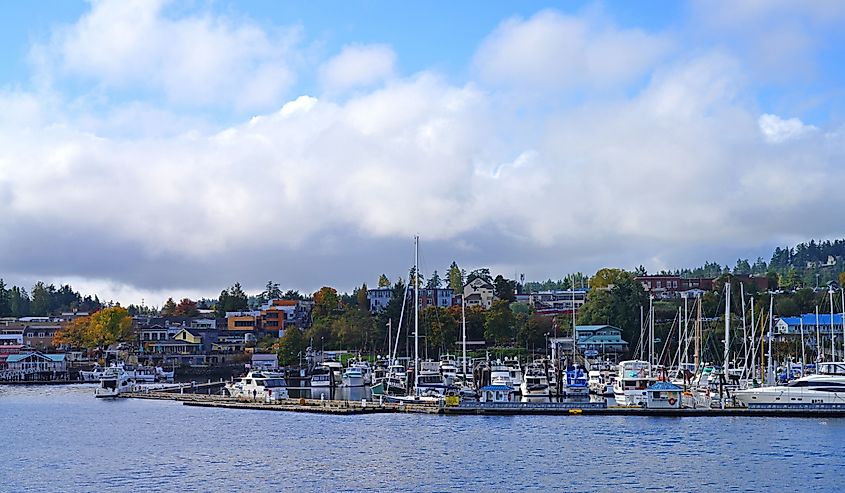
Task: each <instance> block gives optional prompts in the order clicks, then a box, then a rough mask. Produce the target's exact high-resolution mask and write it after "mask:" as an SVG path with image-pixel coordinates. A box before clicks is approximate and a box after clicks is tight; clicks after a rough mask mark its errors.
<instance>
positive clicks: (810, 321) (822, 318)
mask: <svg viewBox="0 0 845 493" xmlns="http://www.w3.org/2000/svg"><path fill="white" fill-rule="evenodd" d="M781 320H783V321H784V323H786V324H787V325H790V326H795V325H801V320H804V326H805V327H807V326H813V327H815V326H816V314H815V313H805V314H803V315H801V316H799V317H781ZM819 325H830V313H827V314H825V313H819ZM833 325H842V314H841V313H834V314H833Z"/></svg>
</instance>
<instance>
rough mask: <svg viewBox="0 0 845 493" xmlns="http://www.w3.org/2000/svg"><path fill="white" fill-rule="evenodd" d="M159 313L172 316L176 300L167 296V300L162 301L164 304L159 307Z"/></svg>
mask: <svg viewBox="0 0 845 493" xmlns="http://www.w3.org/2000/svg"><path fill="white" fill-rule="evenodd" d="M161 314H162V315H164V316H165V317H172V316H174V315H176V302H175V301H173V298H167V301H165V302H164V306H162V307H161Z"/></svg>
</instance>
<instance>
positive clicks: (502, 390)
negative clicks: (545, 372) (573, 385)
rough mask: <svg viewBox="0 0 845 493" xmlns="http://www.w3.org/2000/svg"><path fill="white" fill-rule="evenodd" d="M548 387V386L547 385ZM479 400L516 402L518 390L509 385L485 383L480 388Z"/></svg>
mask: <svg viewBox="0 0 845 493" xmlns="http://www.w3.org/2000/svg"><path fill="white" fill-rule="evenodd" d="M547 388H548V387H547ZM479 392H480V394H481V397H479V399H478V401H479V402H514V401H516V397H515V394H516V391H515V390H514V388H513V387H511V386H509V385H492V384H491V385H485V386H484V387H481V388H480V389H479ZM523 395H524V394H523Z"/></svg>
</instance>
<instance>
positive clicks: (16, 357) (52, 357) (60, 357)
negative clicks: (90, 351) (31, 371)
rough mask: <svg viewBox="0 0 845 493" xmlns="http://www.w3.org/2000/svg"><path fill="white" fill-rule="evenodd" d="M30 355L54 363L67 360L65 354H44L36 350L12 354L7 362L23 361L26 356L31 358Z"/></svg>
mask: <svg viewBox="0 0 845 493" xmlns="http://www.w3.org/2000/svg"><path fill="white" fill-rule="evenodd" d="M30 356H37V357H40V358H43V359H46V360H49V361H52V362H54V363H60V362H62V361H64V360H65V355H64V354H43V353H39V352H38V351H36V352H33V353H19V354H10V355H9V356H8V357H7V358H6V362H7V363H17V362H18V361H23V360H25V359H26V358H29V357H30Z"/></svg>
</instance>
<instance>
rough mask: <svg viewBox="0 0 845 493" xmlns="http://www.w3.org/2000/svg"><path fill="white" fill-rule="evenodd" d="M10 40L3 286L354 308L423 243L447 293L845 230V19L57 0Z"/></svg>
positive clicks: (674, 5)
mask: <svg viewBox="0 0 845 493" xmlns="http://www.w3.org/2000/svg"><path fill="white" fill-rule="evenodd" d="M0 22H2V24H3V25H2V29H0V50H2V53H0V106H2V107H4V108H5V111H4V112H3V114H2V115H0V227H2V228H3V230H4V231H14V234H13V235H7V237H6V238H2V239H0V266H2V270H0V276H2V277H4V278H5V279H6V281H7V283H9V282H11V283H18V284H23V285H31V283H32V282H34V281H35V280H37V279H45V280H49V281H54V282H73V283H74V285H78V286H80V287H81V288H82V289H88V290H90V291H97V292H100V293H101V294H102V296H103V297H113V298H115V299H120V300H123V301H126V302H133V301H134V302H137V301H138V300H139V299H140V298H141V297H144V298H145V299H147V300H151V299H153V300H155V299H157V298H160V297H164V298H166V297H168V296H174V297H180V296H192V297H197V296H213V295H214V294H215V293H219V291H220V289H222V288H224V287H226V286H228V285H231V284H232V283H234V282H236V281H240V282H241V283H242V284H243V285H245V286H246V287H247V288H254V289H259V288H260V287H261V286H262V285H263V284H264V283H265V282H266V280H267V279H274V280H276V281H279V282H281V283H282V284H283V285H284V286H285V287H289V288H296V289H301V290H303V291H308V290H312V289H316V288H319V287H320V286H321V285H323V284H331V285H335V286H337V287H338V288H340V289H342V290H347V289H351V288H352V287H353V286H355V285H360V283H362V282H369V283H372V282H374V281H375V280H376V279H377V278H378V275H379V274H381V273H382V272H384V273H387V274H388V275H390V276H391V277H396V276H398V275H400V273H402V272H404V271H406V270H407V266H408V265H407V264H408V262H409V252H410V238H411V237H412V236H413V235H414V234H420V235H422V237H423V245H424V251H425V258H426V259H427V262H428V263H429V265H428V270H429V271H430V270H434V269H439V270H444V269H445V268H446V267H447V266H448V265H449V263H451V261H452V260H457V261H458V263H459V264H461V265H462V266H465V267H466V268H473V267H478V266H490V267H491V268H492V269H493V270H494V271H499V272H503V273H507V274H508V275H513V273H524V274H525V275H526V277H527V278H528V279H541V278H542V279H545V278H549V277H551V278H561V277H563V276H565V275H566V274H567V273H569V272H573V271H585V272H591V271H594V270H595V269H597V268H600V267H603V266H620V267H627V268H631V267H634V266H637V265H639V264H643V265H645V266H646V267H647V268H649V269H652V270H656V269H662V268H675V267H684V266H690V265H697V264H701V263H703V262H704V261H705V260H716V261H719V262H723V263H725V262H729V263H733V262H734V261H735V260H736V258H737V257H738V256H742V257H751V258H756V256H758V255H763V256H767V255H768V254H769V252H770V251H771V249H772V247H773V246H774V245H785V244H791V243H795V242H799V241H804V240H807V239H809V238H831V237H842V236H843V235H845V230H843V227H842V225H841V223H840V222H839V221H837V218H836V215H835V214H831V213H829V212H828V211H830V210H838V208H839V207H841V206H842V205H845V204H844V203H842V202H843V201H845V199H840V198H839V196H840V195H841V194H840V193H839V189H838V186H837V184H838V183H841V179H842V178H845V176H843V174H845V170H843V169H842V167H841V162H842V158H843V157H845V127H843V109H845V108H843V100H845V94H844V93H843V87H845V84H843V83H845V80H844V79H845V68H843V67H845V60H844V59H843V58H845V39H843V38H845V34H843V33H845V29H843V27H845V7H843V6H842V4H841V3H840V2H835V1H825V0H817V1H812V2H801V3H799V2H791V1H786V0H772V1H768V2H758V1H752V0H748V1H727V0H726V1H703V0H694V1H690V2H673V1H652V2H640V3H635V2H609V1H608V2H590V1H585V2H458V3H454V2H427V3H422V2H421V3H397V2H373V1H361V2H272V1H249V2H226V1H214V2H204V1H194V2H181V3H176V2H168V1H165V0H158V1H152V0H150V1H138V2H132V1H122V2H117V1H98V2H92V3H88V2H73V1H45V2H37V3H13V4H10V5H8V6H6V8H5V11H4V16H3V19H2V21H0ZM807 190H812V191H814V192H813V193H807ZM44 237H50V238H55V240H54V241H51V242H50V243H49V245H45V244H44V242H43V238H44ZM57 250H58V251H61V252H63V253H62V256H61V257H58V256H56V254H55V252H56V251H57Z"/></svg>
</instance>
